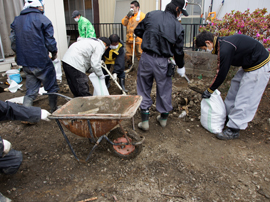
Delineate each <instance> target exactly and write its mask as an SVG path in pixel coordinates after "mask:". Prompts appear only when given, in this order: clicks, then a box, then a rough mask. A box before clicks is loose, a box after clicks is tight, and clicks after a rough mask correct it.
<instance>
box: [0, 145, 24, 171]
mask: <svg viewBox="0 0 270 202" xmlns="http://www.w3.org/2000/svg"><path fill="white" fill-rule="evenodd" d="M22 160H23V157H22V152H20V151H17V150H14V149H11V150H10V151H9V152H8V154H7V155H5V156H4V157H2V158H1V157H0V172H1V173H4V174H6V175H8V174H15V173H16V172H17V171H18V169H19V168H20V165H21V164H22Z"/></svg>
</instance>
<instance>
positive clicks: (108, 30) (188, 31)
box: [66, 23, 203, 50]
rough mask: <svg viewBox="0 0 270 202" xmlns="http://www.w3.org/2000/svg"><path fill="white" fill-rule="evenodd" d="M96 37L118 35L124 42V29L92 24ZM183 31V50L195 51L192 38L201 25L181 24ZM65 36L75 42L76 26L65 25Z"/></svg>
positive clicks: (115, 24)
mask: <svg viewBox="0 0 270 202" xmlns="http://www.w3.org/2000/svg"><path fill="white" fill-rule="evenodd" d="M93 26H94V28H95V31H96V35H97V37H101V36H103V37H109V36H110V35H111V34H118V36H119V37H120V39H121V40H123V41H124V42H125V41H126V27H125V26H123V25H122V24H121V23H94V24H93ZM182 26H183V27H184V29H185V38H184V48H186V49H192V50H195V47H194V38H195V37H196V35H197V34H198V33H199V28H200V26H203V24H182ZM66 28H67V35H68V36H70V40H71V41H76V39H77V37H78V36H79V32H78V24H67V25H66Z"/></svg>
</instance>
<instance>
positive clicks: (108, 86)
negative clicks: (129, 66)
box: [105, 76, 111, 89]
mask: <svg viewBox="0 0 270 202" xmlns="http://www.w3.org/2000/svg"><path fill="white" fill-rule="evenodd" d="M105 84H106V86H107V89H109V88H110V86H111V82H110V77H109V76H106V77H105Z"/></svg>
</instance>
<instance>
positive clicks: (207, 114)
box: [201, 90, 226, 134]
mask: <svg viewBox="0 0 270 202" xmlns="http://www.w3.org/2000/svg"><path fill="white" fill-rule="evenodd" d="M225 121H226V108H225V104H224V102H223V100H222V98H221V96H220V92H219V90H215V91H214V92H213V93H212V95H211V97H210V98H209V99H202V102H201V124H202V126H203V127H204V128H205V129H206V130H208V131H210V132H211V133H214V134H217V133H220V132H222V129H223V128H224V124H225Z"/></svg>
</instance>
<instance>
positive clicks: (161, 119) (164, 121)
mask: <svg viewBox="0 0 270 202" xmlns="http://www.w3.org/2000/svg"><path fill="white" fill-rule="evenodd" d="M168 116H169V113H161V114H160V115H158V116H157V121H158V122H159V124H160V125H161V126H162V127H163V128H164V127H165V126H166V125H167V119H168Z"/></svg>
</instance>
